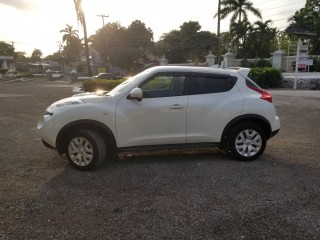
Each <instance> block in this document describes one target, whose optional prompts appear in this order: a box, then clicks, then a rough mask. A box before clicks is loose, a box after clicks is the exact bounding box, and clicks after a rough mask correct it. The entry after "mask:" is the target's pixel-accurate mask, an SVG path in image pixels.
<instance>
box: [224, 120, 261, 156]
mask: <svg viewBox="0 0 320 240" xmlns="http://www.w3.org/2000/svg"><path fill="white" fill-rule="evenodd" d="M266 142H267V138H266V134H265V132H264V131H263V129H262V128H261V127H259V126H258V125H257V124H255V123H250V122H245V123H240V124H238V125H236V126H235V127H233V128H232V129H231V131H230V132H229V134H228V136H227V146H228V150H229V151H228V152H229V153H230V154H231V156H233V157H234V158H236V159H237V160H241V161H252V160H255V159H256V158H258V157H259V156H260V155H261V154H262V153H263V152H264V150H265V148H266Z"/></svg>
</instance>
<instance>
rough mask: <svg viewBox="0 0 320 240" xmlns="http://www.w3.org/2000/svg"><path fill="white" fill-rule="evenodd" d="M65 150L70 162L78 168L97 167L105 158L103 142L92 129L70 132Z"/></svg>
mask: <svg viewBox="0 0 320 240" xmlns="http://www.w3.org/2000/svg"><path fill="white" fill-rule="evenodd" d="M65 152H66V156H67V158H68V160H69V162H70V164H71V165H72V166H73V167H75V168H77V169H79V170H89V169H92V168H94V167H97V166H98V165H100V164H101V163H102V162H103V161H104V160H105V158H106V146H105V143H104V141H103V139H102V137H101V136H100V135H99V134H98V133H96V132H94V131H92V130H78V131H75V132H73V133H72V134H70V135H69V137H68V139H67V145H66V151H65Z"/></svg>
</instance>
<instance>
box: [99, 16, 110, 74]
mask: <svg viewBox="0 0 320 240" xmlns="http://www.w3.org/2000/svg"><path fill="white" fill-rule="evenodd" d="M97 17H101V18H102V29H103V28H104V27H105V25H104V18H107V17H109V15H104V14H100V15H97ZM104 34H105V35H104V38H105V39H104V40H105V52H106V56H105V60H104V63H105V71H106V72H107V68H108V42H107V29H105V31H104Z"/></svg>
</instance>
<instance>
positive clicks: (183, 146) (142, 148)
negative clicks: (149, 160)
mask: <svg viewBox="0 0 320 240" xmlns="http://www.w3.org/2000/svg"><path fill="white" fill-rule="evenodd" d="M221 146H222V144H221V143H188V144H167V145H148V146H136V147H135V146H133V147H124V148H118V149H117V151H118V152H132V151H151V150H166V149H186V148H205V147H208V148H209V147H210V148H211V147H221Z"/></svg>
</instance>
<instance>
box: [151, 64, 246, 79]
mask: <svg viewBox="0 0 320 240" xmlns="http://www.w3.org/2000/svg"><path fill="white" fill-rule="evenodd" d="M151 69H153V70H155V71H157V72H167V71H173V72H192V73H218V74H231V75H237V73H238V74H240V75H242V76H243V77H246V76H247V75H248V74H249V72H250V69H249V68H232V69H231V68H227V69H222V68H212V67H197V66H156V67H152V68H151Z"/></svg>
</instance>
